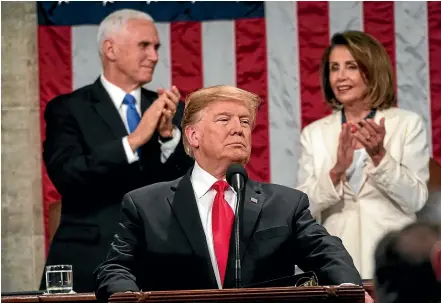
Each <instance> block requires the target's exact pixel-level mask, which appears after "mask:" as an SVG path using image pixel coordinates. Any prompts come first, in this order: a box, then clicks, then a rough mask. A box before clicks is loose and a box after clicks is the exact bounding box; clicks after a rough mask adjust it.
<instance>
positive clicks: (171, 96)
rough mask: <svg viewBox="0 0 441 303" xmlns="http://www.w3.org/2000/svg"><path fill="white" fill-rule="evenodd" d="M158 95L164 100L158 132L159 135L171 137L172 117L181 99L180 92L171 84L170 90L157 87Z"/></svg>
mask: <svg viewBox="0 0 441 303" xmlns="http://www.w3.org/2000/svg"><path fill="white" fill-rule="evenodd" d="M158 96H159V97H158V99H162V100H164V102H165V107H164V109H163V111H162V116H161V118H160V120H159V125H158V132H159V135H160V136H161V137H165V138H167V137H171V136H172V132H173V117H174V116H175V114H176V107H177V106H178V103H179V100H180V99H181V94H180V92H179V90H178V89H177V87H176V86H174V85H173V86H172V88H171V90H166V89H163V88H160V89H158Z"/></svg>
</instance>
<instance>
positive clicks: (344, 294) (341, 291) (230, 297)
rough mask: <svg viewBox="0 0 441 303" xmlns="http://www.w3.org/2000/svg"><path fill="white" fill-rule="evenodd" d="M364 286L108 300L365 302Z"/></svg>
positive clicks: (168, 294)
mask: <svg viewBox="0 0 441 303" xmlns="http://www.w3.org/2000/svg"><path fill="white" fill-rule="evenodd" d="M364 291H365V290H364V288H363V287H362V286H313V287H312V286H308V287H272V288H240V289H236V288H234V289H223V290H217V289H210V290H183V291H151V292H132V293H117V294H114V295H112V296H111V297H110V298H109V303H120V302H127V303H135V302H147V303H148V302H308V303H318V302H321V303H323V302H335V303H337V302H345V303H363V302H364Z"/></svg>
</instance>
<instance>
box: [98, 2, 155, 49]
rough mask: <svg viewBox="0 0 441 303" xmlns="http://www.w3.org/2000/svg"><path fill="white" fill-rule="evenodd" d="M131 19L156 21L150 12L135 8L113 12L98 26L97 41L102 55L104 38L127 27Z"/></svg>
mask: <svg viewBox="0 0 441 303" xmlns="http://www.w3.org/2000/svg"><path fill="white" fill-rule="evenodd" d="M129 20H147V21H151V22H155V21H154V20H153V18H152V17H151V16H150V15H149V14H147V13H144V12H140V11H137V10H133V9H122V10H118V11H116V12H113V13H111V14H110V15H108V16H107V17H106V18H104V20H103V21H101V23H100V25H99V27H98V34H97V42H98V49H99V53H100V55H102V54H103V44H104V40H106V39H107V38H108V37H109V36H110V35H112V34H115V33H118V32H120V31H122V30H123V29H125V26H126V24H127V22H128V21H129Z"/></svg>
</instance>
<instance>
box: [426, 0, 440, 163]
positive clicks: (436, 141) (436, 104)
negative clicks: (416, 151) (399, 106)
mask: <svg viewBox="0 0 441 303" xmlns="http://www.w3.org/2000/svg"><path fill="white" fill-rule="evenodd" d="M427 13H428V26H429V33H428V34H429V67H430V100H431V102H430V103H431V116H432V151H433V158H434V159H435V160H436V161H438V163H440V164H441V58H440V54H441V2H438V1H430V2H427Z"/></svg>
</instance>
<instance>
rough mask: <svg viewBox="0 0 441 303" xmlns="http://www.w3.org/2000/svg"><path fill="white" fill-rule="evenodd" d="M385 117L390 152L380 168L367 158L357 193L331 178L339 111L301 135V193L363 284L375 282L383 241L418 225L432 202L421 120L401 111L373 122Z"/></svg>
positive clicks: (377, 118) (380, 113) (388, 112)
mask: <svg viewBox="0 0 441 303" xmlns="http://www.w3.org/2000/svg"><path fill="white" fill-rule="evenodd" d="M382 117H385V128H386V136H385V139H384V146H385V148H386V151H387V153H386V155H385V157H384V158H383V160H382V161H381V163H380V164H379V165H378V166H377V167H374V165H373V163H372V161H371V160H370V158H369V157H367V159H366V161H365V162H364V173H363V179H362V185H361V187H360V190H359V191H358V192H353V191H352V190H351V188H350V187H349V185H348V183H347V182H346V181H345V182H341V183H340V184H338V185H337V186H336V187H334V185H333V184H332V181H331V178H330V176H329V171H330V170H331V168H332V167H333V166H334V165H335V163H336V160H337V146H338V137H339V134H340V130H341V111H336V112H334V113H333V114H331V115H329V116H327V117H325V118H323V119H320V120H318V121H315V122H314V123H311V124H310V125H308V126H307V127H305V128H304V129H303V131H302V134H301V147H302V153H301V157H300V162H299V163H300V165H299V171H298V176H297V182H298V186H297V189H299V190H301V191H303V192H305V193H306V194H308V196H309V199H310V210H311V213H312V214H313V216H314V217H315V218H316V219H317V220H318V221H319V222H321V223H322V224H323V226H324V227H325V228H326V229H327V230H328V232H329V233H330V234H331V235H334V236H338V237H340V238H341V240H342V241H343V244H344V245H345V247H346V249H347V250H348V251H349V253H350V254H351V256H352V258H353V259H354V263H355V266H356V267H357V269H358V270H359V272H360V274H361V276H362V278H363V279H371V278H373V269H374V262H373V254H374V250H375V247H376V244H377V242H378V241H379V240H380V238H381V237H382V236H383V235H384V234H385V233H386V232H387V231H389V230H393V229H400V228H402V227H403V226H404V225H406V224H408V223H411V222H412V221H414V220H415V219H416V216H415V213H416V212H417V211H419V210H420V209H421V208H422V207H423V206H424V204H425V203H426V201H427V197H428V190H427V181H428V179H429V157H430V151H429V146H428V143H427V142H428V141H427V140H428V139H427V133H426V129H425V126H424V122H423V119H422V118H421V117H420V116H418V115H417V114H415V113H413V112H410V111H407V110H403V109H399V108H390V109H387V110H383V111H377V113H376V115H375V121H376V122H377V123H379V121H380V119H381V118H382Z"/></svg>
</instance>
